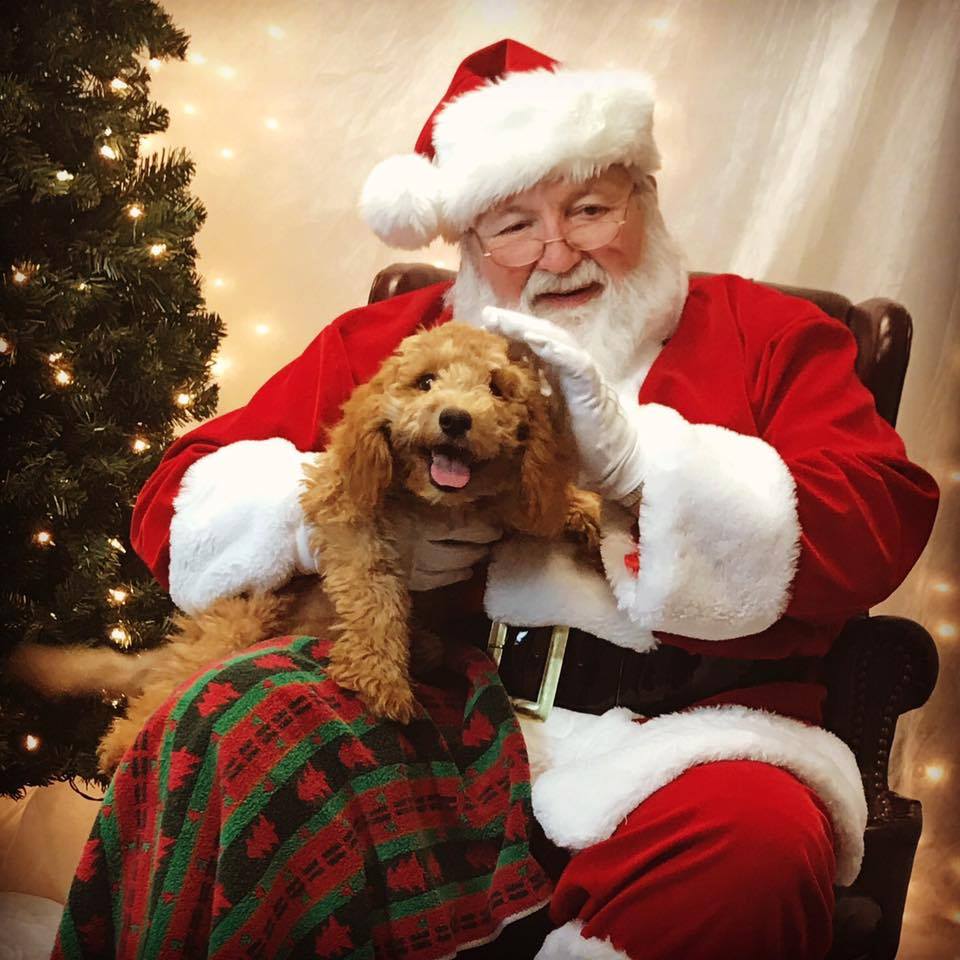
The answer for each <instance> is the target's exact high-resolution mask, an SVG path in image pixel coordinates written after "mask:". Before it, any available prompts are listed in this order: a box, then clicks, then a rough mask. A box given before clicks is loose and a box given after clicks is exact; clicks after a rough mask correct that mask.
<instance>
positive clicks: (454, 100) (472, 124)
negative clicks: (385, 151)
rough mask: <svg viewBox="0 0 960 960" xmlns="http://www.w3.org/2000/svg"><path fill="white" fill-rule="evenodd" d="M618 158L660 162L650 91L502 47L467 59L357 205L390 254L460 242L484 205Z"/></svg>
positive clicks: (632, 80)
mask: <svg viewBox="0 0 960 960" xmlns="http://www.w3.org/2000/svg"><path fill="white" fill-rule="evenodd" d="M614 163H620V164H623V165H625V166H626V167H627V168H629V169H630V170H631V172H633V174H634V176H635V177H639V176H642V175H643V174H647V173H651V172H653V171H654V170H657V169H659V167H660V156H659V154H658V152H657V147H656V144H655V143H654V140H653V91H652V87H651V84H650V80H649V78H648V77H647V76H646V75H645V74H643V73H639V72H636V71H632V70H594V71H586V70H568V69H566V68H564V67H563V66H562V65H561V64H559V63H558V62H557V61H556V60H553V59H551V58H550V57H547V56H545V55H544V54H542V53H538V52H537V51H536V50H532V49H531V48H530V47H526V46H524V45H523V44H522V43H517V41H516V40H501V41H499V42H498V43H495V44H493V45H491V46H489V47H485V48H484V49H483V50H479V51H477V52H476V53H473V54H471V55H470V56H469V57H467V59H466V60H464V61H463V63H461V64H460V66H459V67H458V68H457V71H456V73H455V74H454V77H453V81H452V82H451V84H450V87H449V89H448V90H447V92H446V93H445V94H444V96H443V99H442V100H441V101H440V103H439V104H438V105H437V107H436V109H435V110H434V111H433V113H431V114H430V117H429V119H428V120H427V122H426V124H425V125H424V128H423V130H422V131H421V133H420V136H419V138H418V139H417V143H416V146H415V147H414V152H413V153H409V154H402V155H399V156H394V157H389V158H388V159H386V160H384V161H383V162H382V163H380V164H378V165H377V166H376V167H375V168H374V169H373V171H372V172H371V173H370V176H369V177H368V178H367V182H366V183H365V185H364V188H363V193H362V195H361V198H360V209H361V212H362V213H363V217H364V219H365V220H366V221H367V223H368V224H369V225H370V226H371V227H372V228H373V230H374V232H375V233H376V234H377V236H379V237H380V238H381V239H382V240H384V241H385V242H386V243H388V244H390V245H391V246H394V247H403V248H405V249H408V250H415V249H417V248H419V247H423V246H426V245H427V244H428V243H430V241H431V240H433V239H435V238H436V237H438V236H443V237H444V238H445V239H447V240H451V241H453V240H456V239H457V238H459V237H460V236H461V235H462V234H463V233H464V232H465V231H466V230H467V229H468V228H469V226H470V225H471V223H472V222H473V220H474V219H475V218H476V217H477V216H478V215H479V214H480V213H482V212H483V211H484V210H488V209H489V208H490V207H492V206H494V205H495V204H497V203H499V202H500V201H502V200H505V199H506V198H507V197H510V196H513V195H514V194H516V193H518V192H520V191H521V190H526V189H527V188H528V187H532V186H533V185H534V184H536V183H538V182H539V181H541V180H543V179H545V178H548V177H568V178H570V179H573V180H586V179H588V178H589V177H591V176H593V175H594V174H596V173H598V172H599V171H601V170H603V169H605V168H606V167H608V166H610V165H611V164H614Z"/></svg>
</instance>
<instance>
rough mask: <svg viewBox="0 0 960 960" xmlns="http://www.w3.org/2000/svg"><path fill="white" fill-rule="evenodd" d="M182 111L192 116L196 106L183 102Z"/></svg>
mask: <svg viewBox="0 0 960 960" xmlns="http://www.w3.org/2000/svg"><path fill="white" fill-rule="evenodd" d="M183 112H184V113H187V114H189V115H190V116H191V117H192V116H193V115H194V114H195V113H196V112H197V108H196V107H195V106H194V105H193V104H192V103H185V104H184V105H183Z"/></svg>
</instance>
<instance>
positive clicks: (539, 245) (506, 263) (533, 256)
mask: <svg viewBox="0 0 960 960" xmlns="http://www.w3.org/2000/svg"><path fill="white" fill-rule="evenodd" d="M635 192H636V188H634V189H633V190H631V191H630V194H629V195H628V196H627V198H626V200H624V202H623V203H622V204H620V205H618V206H616V207H614V208H613V209H611V210H609V211H608V212H607V214H605V215H604V216H601V217H598V218H597V219H595V220H590V221H589V222H587V223H577V224H574V225H573V226H572V227H569V228H568V229H567V230H566V231H565V232H564V233H562V234H561V235H560V236H559V237H551V238H550V239H549V240H541V239H540V238H539V237H530V236H526V235H522V236H512V235H510V234H505V235H503V236H492V237H482V236H480V234H479V233H477V231H476V230H474V231H473V233H474V234H476V237H477V240H479V241H480V250H481V252H482V253H483V255H484V256H485V257H489V258H490V259H491V260H492V261H493V262H494V263H496V264H499V265H500V266H501V267H527V266H529V265H530V264H531V263H536V262H537V261H538V260H539V259H540V258H541V257H542V256H543V251H544V250H546V248H547V244H548V243H558V242H559V241H561V240H563V241H564V243H566V244H567V246H569V247H572V248H573V249H574V250H583V251H586V252H589V251H591V250H599V249H600V248H601V247H605V246H606V245H607V244H608V243H613V241H614V240H616V238H617V236H618V235H619V234H620V231H621V230H622V229H623V225H624V224H625V223H626V222H627V216H626V213H627V207H628V205H629V203H630V200H631V198H632V197H633V195H634V193H635Z"/></svg>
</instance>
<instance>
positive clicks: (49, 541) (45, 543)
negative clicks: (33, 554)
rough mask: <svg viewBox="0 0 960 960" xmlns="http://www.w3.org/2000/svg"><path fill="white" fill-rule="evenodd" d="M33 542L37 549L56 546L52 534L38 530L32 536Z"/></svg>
mask: <svg viewBox="0 0 960 960" xmlns="http://www.w3.org/2000/svg"><path fill="white" fill-rule="evenodd" d="M33 542H34V543H35V544H36V545H37V546H38V547H53V546H55V545H56V541H55V540H54V539H53V534H52V533H51V532H50V531H49V530H38V531H37V532H36V533H35V534H34V535H33Z"/></svg>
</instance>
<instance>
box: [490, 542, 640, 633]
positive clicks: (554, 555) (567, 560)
mask: <svg viewBox="0 0 960 960" xmlns="http://www.w3.org/2000/svg"><path fill="white" fill-rule="evenodd" d="M483 605H484V609H485V610H486V613H487V616H488V617H489V618H490V619H491V620H497V621H500V622H501V623H510V624H513V625H515V626H523V627H544V626H554V625H557V624H563V625H565V626H568V627H576V628H577V629H579V630H584V631H586V632H587V633H592V634H593V635H594V636H597V637H602V638H603V639H604V640H609V641H610V642H611V643H615V644H617V646H620V647H627V648H628V649H630V650H639V651H645V650H652V649H653V648H655V647H656V646H657V640H656V639H655V638H654V636H653V634H652V633H651V632H650V631H649V630H645V629H643V628H642V627H638V626H637V625H636V624H635V623H634V622H633V621H632V620H631V619H630V617H629V616H628V615H627V614H626V613H625V612H624V611H622V610H619V609H618V608H617V602H616V600H615V599H614V596H613V593H612V591H611V590H610V585H609V584H608V583H607V581H606V580H604V578H603V577H602V576H601V575H600V574H599V573H597V571H596V570H593V569H591V568H590V567H588V566H586V565H585V564H583V563H579V562H578V561H577V560H576V558H575V547H574V545H573V544H572V543H560V542H554V543H545V542H544V541H542V540H535V539H533V538H530V537H517V538H514V539H511V540H506V541H501V542H500V543H499V544H498V545H497V546H496V547H495V548H494V551H493V560H492V562H491V564H490V569H489V570H488V572H487V588H486V593H485V594H484V598H483Z"/></svg>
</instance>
